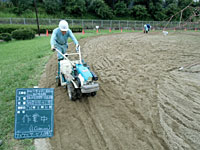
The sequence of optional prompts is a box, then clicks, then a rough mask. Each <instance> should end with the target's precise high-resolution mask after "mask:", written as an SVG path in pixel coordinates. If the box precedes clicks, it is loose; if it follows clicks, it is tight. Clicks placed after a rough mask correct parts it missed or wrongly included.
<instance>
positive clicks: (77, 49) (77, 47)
mask: <svg viewBox="0 0 200 150" xmlns="http://www.w3.org/2000/svg"><path fill="white" fill-rule="evenodd" d="M79 48H80V46H79V45H78V44H76V51H77V53H78V52H79Z"/></svg>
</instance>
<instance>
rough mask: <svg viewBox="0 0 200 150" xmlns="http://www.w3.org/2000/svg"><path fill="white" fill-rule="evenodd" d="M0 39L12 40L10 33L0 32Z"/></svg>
mask: <svg viewBox="0 0 200 150" xmlns="http://www.w3.org/2000/svg"><path fill="white" fill-rule="evenodd" d="M0 40H3V41H6V42H8V41H11V40H12V36H11V34H10V33H2V34H0Z"/></svg>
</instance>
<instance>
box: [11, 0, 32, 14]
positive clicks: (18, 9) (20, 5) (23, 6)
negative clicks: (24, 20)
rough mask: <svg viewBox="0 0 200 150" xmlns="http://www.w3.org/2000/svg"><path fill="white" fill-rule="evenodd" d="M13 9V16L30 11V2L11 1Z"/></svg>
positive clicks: (22, 0)
mask: <svg viewBox="0 0 200 150" xmlns="http://www.w3.org/2000/svg"><path fill="white" fill-rule="evenodd" d="M11 2H12V4H13V6H14V8H13V12H14V13H15V14H18V15H21V14H22V13H23V12H24V11H26V10H28V9H31V7H32V6H33V1H32V0H28V1H27V0H11Z"/></svg>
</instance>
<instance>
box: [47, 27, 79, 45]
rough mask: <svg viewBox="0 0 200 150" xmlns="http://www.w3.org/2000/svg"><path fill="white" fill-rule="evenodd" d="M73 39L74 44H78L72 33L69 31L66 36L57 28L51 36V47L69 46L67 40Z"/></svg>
mask: <svg viewBox="0 0 200 150" xmlns="http://www.w3.org/2000/svg"><path fill="white" fill-rule="evenodd" d="M69 37H70V38H71V39H72V41H73V42H74V44H78V41H77V39H76V38H75V36H74V34H73V33H72V31H71V30H70V29H69V30H68V31H67V32H66V34H65V35H63V34H62V32H61V30H60V29H59V28H56V29H54V30H53V33H52V35H51V45H54V46H55V45H65V46H67V45H68V43H67V40H68V38H69Z"/></svg>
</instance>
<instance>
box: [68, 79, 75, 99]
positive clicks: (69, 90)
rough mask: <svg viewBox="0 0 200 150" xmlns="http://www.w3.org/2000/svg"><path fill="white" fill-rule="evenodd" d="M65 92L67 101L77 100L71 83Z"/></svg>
mask: <svg viewBox="0 0 200 150" xmlns="http://www.w3.org/2000/svg"><path fill="white" fill-rule="evenodd" d="M67 92H68V96H69V99H70V100H72V101H75V100H76V98H77V97H76V91H75V88H74V85H73V84H72V83H71V82H70V83H69V84H68V85H67Z"/></svg>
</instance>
